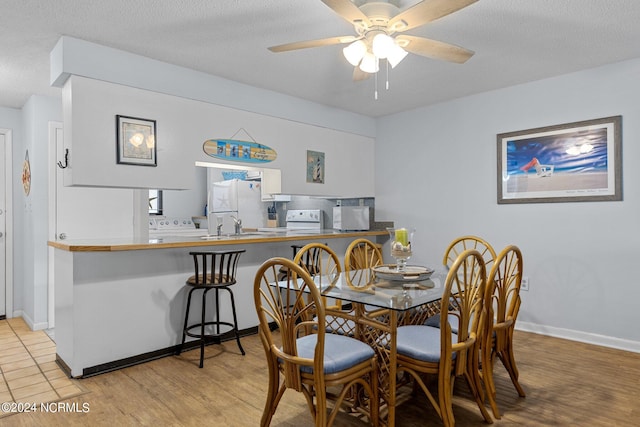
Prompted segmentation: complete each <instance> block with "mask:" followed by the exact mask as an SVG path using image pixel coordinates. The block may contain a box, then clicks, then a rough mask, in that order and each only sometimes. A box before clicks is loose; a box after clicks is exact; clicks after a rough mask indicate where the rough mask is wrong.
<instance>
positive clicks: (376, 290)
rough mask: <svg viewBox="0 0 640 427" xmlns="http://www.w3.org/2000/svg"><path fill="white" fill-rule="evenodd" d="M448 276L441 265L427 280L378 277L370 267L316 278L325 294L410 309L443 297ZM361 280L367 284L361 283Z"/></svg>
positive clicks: (407, 277)
mask: <svg viewBox="0 0 640 427" xmlns="http://www.w3.org/2000/svg"><path fill="white" fill-rule="evenodd" d="M446 276H447V270H446V269H445V268H444V267H440V268H436V269H435V270H434V271H433V273H432V274H431V275H430V276H429V277H428V278H427V279H423V280H416V279H414V278H411V277H410V276H406V277H403V278H402V279H401V280H388V279H381V278H379V277H375V275H374V274H373V273H372V272H371V271H370V270H351V271H343V272H342V273H340V274H336V275H334V276H332V277H326V276H323V277H321V278H318V277H313V279H314V282H316V284H319V285H320V292H321V294H322V295H323V296H325V297H328V298H335V299H337V300H341V301H343V302H345V301H348V302H352V303H357V304H366V305H367V306H371V307H378V308H387V309H391V310H395V311H406V310H410V309H413V308H418V307H420V306H423V305H425V304H429V303H432V302H434V301H437V300H440V297H441V296H442V290H443V283H444V280H445V279H446ZM318 279H319V280H318ZM357 283H366V284H365V285H363V286H359V285H357Z"/></svg>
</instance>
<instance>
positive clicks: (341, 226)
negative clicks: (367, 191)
mask: <svg viewBox="0 0 640 427" xmlns="http://www.w3.org/2000/svg"><path fill="white" fill-rule="evenodd" d="M369 210H370V208H369V206H336V207H334V208H333V228H334V229H335V230H340V231H347V230H349V231H355V230H368V229H369Z"/></svg>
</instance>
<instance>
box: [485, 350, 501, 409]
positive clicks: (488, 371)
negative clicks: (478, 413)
mask: <svg viewBox="0 0 640 427" xmlns="http://www.w3.org/2000/svg"><path fill="white" fill-rule="evenodd" d="M491 354H492V352H491V350H488V351H484V350H483V351H482V379H483V381H484V386H485V389H486V392H487V400H488V401H489V406H491V411H492V412H493V416H494V417H495V418H496V419H498V420H499V419H500V409H498V403H497V402H496V384H495V382H494V381H493V362H494V359H493V358H492V357H491Z"/></svg>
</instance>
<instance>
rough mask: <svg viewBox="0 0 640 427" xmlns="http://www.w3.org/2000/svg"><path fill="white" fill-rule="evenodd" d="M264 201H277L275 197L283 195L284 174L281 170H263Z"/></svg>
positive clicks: (262, 188)
mask: <svg viewBox="0 0 640 427" xmlns="http://www.w3.org/2000/svg"><path fill="white" fill-rule="evenodd" d="M261 175H262V176H261V178H262V182H261V186H260V188H261V191H262V201H263V202H270V201H273V200H275V195H277V194H281V193H282V173H281V172H280V169H262V173H261Z"/></svg>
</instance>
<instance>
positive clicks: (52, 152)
mask: <svg viewBox="0 0 640 427" xmlns="http://www.w3.org/2000/svg"><path fill="white" fill-rule="evenodd" d="M58 130H62V123H61V122H53V121H51V122H49V215H48V217H49V231H48V233H47V238H48V239H49V241H55V240H57V236H56V233H57V232H58V231H57V229H56V224H57V220H58V217H57V215H58V210H57V203H58V190H57V189H58V182H57V180H58V144H57V142H58V141H57V136H56V134H57V133H58ZM60 142H61V143H63V144H64V141H60ZM54 251H55V249H54V248H52V247H51V246H49V248H48V253H47V258H48V260H47V323H48V326H47V327H48V328H49V329H51V328H54V327H55V308H56V306H55V263H54V262H53V256H54Z"/></svg>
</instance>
